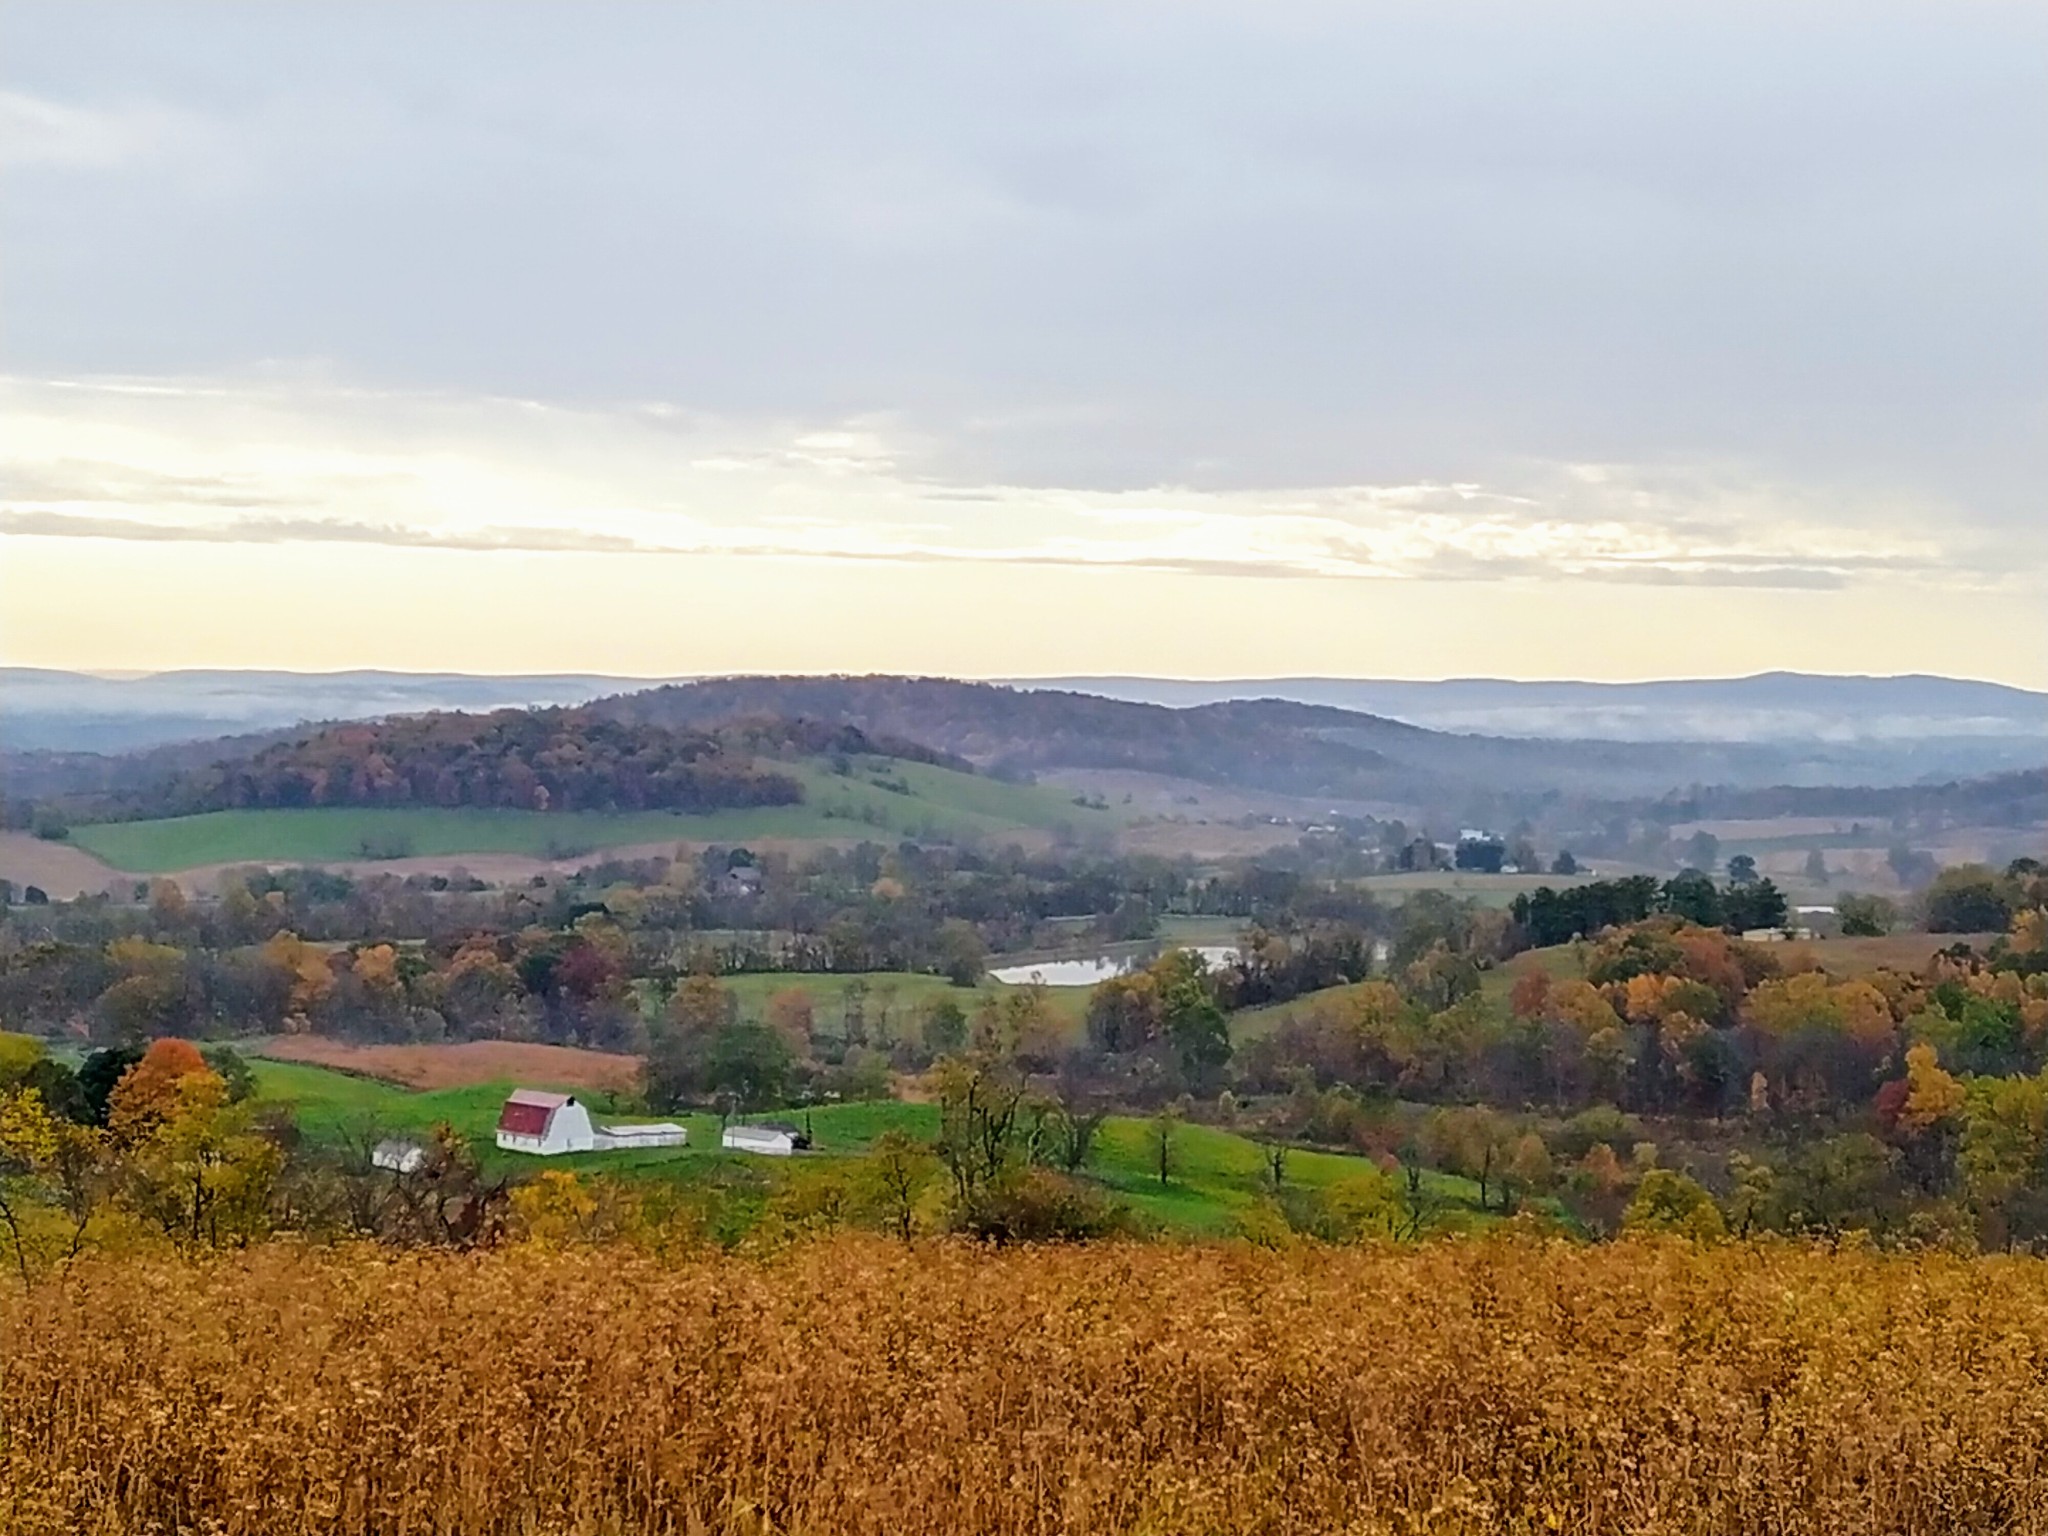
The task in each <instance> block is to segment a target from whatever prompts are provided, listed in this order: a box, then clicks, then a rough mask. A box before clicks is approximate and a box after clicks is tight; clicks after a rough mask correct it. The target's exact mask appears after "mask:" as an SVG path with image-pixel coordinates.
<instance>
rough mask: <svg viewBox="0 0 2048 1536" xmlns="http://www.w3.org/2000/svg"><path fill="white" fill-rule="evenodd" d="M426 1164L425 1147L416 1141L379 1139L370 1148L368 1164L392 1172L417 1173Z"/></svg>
mask: <svg viewBox="0 0 2048 1536" xmlns="http://www.w3.org/2000/svg"><path fill="white" fill-rule="evenodd" d="M426 1165H427V1149H426V1148H425V1147H423V1146H421V1145H420V1144H419V1143H418V1142H416V1141H399V1140H396V1139H392V1140H389V1141H380V1142H378V1143H377V1145H376V1146H374V1147H372V1148H371V1149H370V1166H371V1167H372V1168H383V1169H387V1170H389V1171H390V1172H392V1173H418V1172H419V1171H420V1170H421V1169H422V1168H424V1167H426Z"/></svg>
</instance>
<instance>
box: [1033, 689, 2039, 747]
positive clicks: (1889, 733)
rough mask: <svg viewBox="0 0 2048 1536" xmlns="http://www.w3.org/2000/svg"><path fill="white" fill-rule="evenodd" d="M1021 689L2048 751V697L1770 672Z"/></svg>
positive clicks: (1549, 728) (1661, 734)
mask: <svg viewBox="0 0 2048 1536" xmlns="http://www.w3.org/2000/svg"><path fill="white" fill-rule="evenodd" d="M1016 686H1018V687H1025V688H1070V689H1077V690H1080V691H1082V692H1086V693H1095V694H1100V695H1103V696H1104V697H1107V698H1116V699H1130V700H1133V701H1136V702H1141V703H1152V704H1167V705H1172V706H1175V707H1182V708H1184V707H1187V706H1190V705H1198V704H1210V703H1218V702H1221V701H1224V700H1228V699H1249V698H1279V699H1291V700H1294V701H1296V702H1299V703H1304V704H1325V705H1331V706H1334V707H1336V708H1339V709H1352V710H1361V711H1364V712H1365V713H1368V714H1378V715H1388V716H1391V717H1393V718H1395V719H1399V720H1405V721H1408V722H1410V723H1411V724H1415V725H1424V726H1428V727H1430V728H1432V729H1435V730H1453V731H1475V732H1482V733H1486V734H1492V735H1505V736H1547V737H1555V738H1575V739H1581V740H1583V739H1588V738H1592V739H1599V740H1610V741H1810V740H1823V741H1848V740H1873V741H1882V740H1892V739H1899V738H1904V737H1908V736H1914V735H1920V734H1925V733H1926V731H1927V730H1928V729H1930V728H1933V729H1937V730H1939V731H1942V732H1943V733H1946V734H1956V735H1981V736H1985V737H1998V736H2018V737H2025V738H2041V739H2044V740H2048V693H2036V692H2031V691H2029V690H2027V689H2024V688H2016V687H2013V686H2011V685H2009V684H2006V683H1989V682H1978V681H1972V680H1966V679H1957V678H1946V677H1935V676H1930V675H1926V674H1914V675H1909V676H1902V677H1850V676H1834V675H1826V674H1815V673H1804V672H1764V673H1758V674H1757V675H1755V676H1752V677H1739V678H1690V679H1676V680H1672V681H1662V682H1639V683H1596V682H1579V681H1570V680H1559V681H1550V682H1520V681H1514V680H1511V679H1505V678H1478V677H1470V678H1447V679H1444V680H1443V681H1440V682H1405V681H1399V680H1373V679H1351V678H1318V677H1289V678H1244V679H1237V680H1224V681H1217V682H1184V681H1179V680H1174V679H1160V678H1144V677H1069V678H1041V679H1035V680H1018V681H1017V683H1016Z"/></svg>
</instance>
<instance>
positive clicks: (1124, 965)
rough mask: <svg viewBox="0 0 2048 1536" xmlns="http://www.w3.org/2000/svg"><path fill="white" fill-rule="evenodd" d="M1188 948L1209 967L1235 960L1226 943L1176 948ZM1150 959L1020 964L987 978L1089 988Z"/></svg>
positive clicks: (1119, 957) (1127, 957)
mask: <svg viewBox="0 0 2048 1536" xmlns="http://www.w3.org/2000/svg"><path fill="white" fill-rule="evenodd" d="M1177 947H1179V948H1184V949H1192V950H1193V951H1194V952H1195V953H1196V954H1198V955H1200V956H1201V957H1202V958H1203V959H1204V960H1206V961H1208V962H1209V964H1210V965H1211V966H1212V967H1214V966H1219V965H1228V964H1230V962H1231V961H1233V960H1235V959H1236V958H1237V950H1236V948H1235V947H1233V946H1232V945H1229V944H1187V945H1180V946H1177ZM1150 960H1151V956H1150V955H1145V954H1137V955H1094V956H1090V957H1089V958H1087V959H1083V960H1033V961H1029V962H1027V963H1025V964H1022V965H1005V966H1000V967H998V968H997V969H995V970H993V971H990V972H989V975H991V976H993V977H994V978H995V979H996V980H997V981H1000V982H1002V983H1003V984H1004V985H1005V986H1012V987H1020V986H1023V985H1024V984H1025V983H1027V982H1033V981H1038V982H1043V983H1044V984H1045V985H1046V986H1048V987H1092V986H1094V985H1095V984H1096V983H1097V982H1102V981H1107V980H1109V978H1110V977H1112V976H1122V975H1124V974H1125V973H1126V972H1128V971H1135V970H1137V969H1139V968H1140V967H1141V966H1144V965H1147V964H1149V963H1150Z"/></svg>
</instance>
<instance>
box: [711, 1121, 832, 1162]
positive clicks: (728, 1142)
mask: <svg viewBox="0 0 2048 1536" xmlns="http://www.w3.org/2000/svg"><path fill="white" fill-rule="evenodd" d="M719 1144H720V1145H721V1146H723V1147H724V1148H725V1150H726V1151H728V1152H753V1153H758V1154H759V1155H760V1156H762V1157H789V1156H791V1155H792V1154H794V1153H797V1152H801V1151H803V1150H804V1149H805V1148H807V1147H809V1146H810V1144H811V1138H810V1137H809V1136H807V1135H805V1134H804V1133H803V1132H802V1131H800V1130H798V1129H797V1128H796V1127H795V1126H793V1125H788V1124H785V1123H784V1122H782V1121H780V1120H769V1121H764V1122H763V1123H762V1124H760V1125H728V1126H727V1127H726V1128H725V1134H724V1135H723V1136H722V1137H720V1138H719Z"/></svg>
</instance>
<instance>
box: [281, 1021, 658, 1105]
mask: <svg viewBox="0 0 2048 1536" xmlns="http://www.w3.org/2000/svg"><path fill="white" fill-rule="evenodd" d="M263 1054H264V1055H266V1056H270V1057H273V1058H275V1059H276V1060H278V1061H299V1062H304V1063H306V1064H307V1065H309V1066H315V1067H334V1068H337V1069H339V1070H340V1071H343V1072H355V1073H359V1074H360V1075H362V1076H364V1077H375V1078H381V1079H383V1080H384V1081H385V1082H388V1083H399V1084H402V1085H404V1086H405V1087H407V1088H420V1089H435V1088H468V1087H472V1086H474V1085H476V1084H478V1083H548V1084H551V1085H553V1086H555V1087H558V1088H581V1089H585V1090H590V1091H597V1092H619V1093H624V1092H628V1091H630V1090H631V1089H632V1088H633V1087H634V1086H635V1084H636V1083H637V1082H638V1081H639V1075H640V1058H639V1057H637V1056H622V1055H618V1054H615V1053H613V1052H610V1051H585V1050H578V1049H576V1048H575V1047H573V1046H567V1045H538V1044H534V1043H532V1042H528V1041H520V1040H467V1041H463V1042H461V1043H459V1044H455V1045H349V1044H347V1043H345V1042H344V1041H340V1040H331V1039H328V1038H327V1037H325V1036H322V1035H283V1036H280V1037H278V1038H277V1039H275V1040H272V1041H271V1042H270V1043H269V1044H267V1045H265V1046H264V1048H263Z"/></svg>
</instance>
